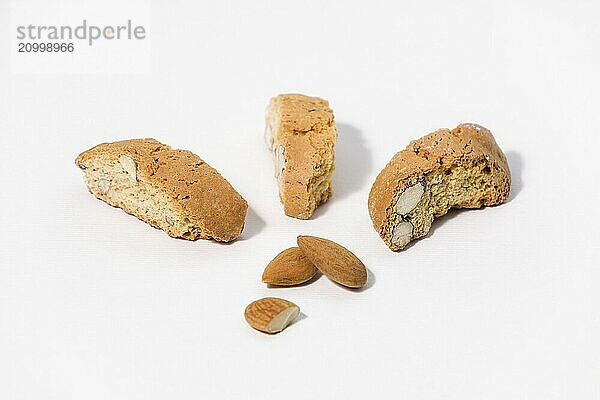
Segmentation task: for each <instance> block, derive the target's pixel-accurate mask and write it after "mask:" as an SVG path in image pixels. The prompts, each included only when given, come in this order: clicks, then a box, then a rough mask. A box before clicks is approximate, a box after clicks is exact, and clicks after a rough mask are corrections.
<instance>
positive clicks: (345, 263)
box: [298, 236, 367, 288]
mask: <svg viewBox="0 0 600 400" xmlns="http://www.w3.org/2000/svg"><path fill="white" fill-rule="evenodd" d="M298 247H300V250H302V252H303V253H304V254H306V256H307V257H308V258H309V260H310V261H311V262H312V263H313V264H314V265H315V266H316V267H317V268H318V269H319V271H321V272H322V273H323V275H325V276H326V277H328V278H329V279H331V280H332V281H334V282H337V283H339V284H340V285H343V286H347V287H350V288H360V287H363V286H364V285H365V284H366V283H367V269H366V268H365V266H364V264H363V263H362V261H360V260H359V259H358V257H356V256H355V255H354V254H353V253H352V252H351V251H350V250H348V249H346V248H345V247H342V246H340V245H339V244H337V243H335V242H332V241H331V240H328V239H323V238H318V237H315V236H298Z"/></svg>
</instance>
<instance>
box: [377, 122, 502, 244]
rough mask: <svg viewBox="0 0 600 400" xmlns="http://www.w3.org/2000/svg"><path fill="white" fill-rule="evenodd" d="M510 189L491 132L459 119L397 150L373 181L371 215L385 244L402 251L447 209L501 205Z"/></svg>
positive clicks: (499, 150) (427, 230)
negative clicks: (456, 124)
mask: <svg viewBox="0 0 600 400" xmlns="http://www.w3.org/2000/svg"><path fill="white" fill-rule="evenodd" d="M509 191H510V170H509V167H508V162H507V161H506V156H505V155H504V153H503V152H502V150H501V149H500V148H499V147H498V145H497V144H496V141H495V140H494V137H493V136H492V133H491V132H490V131H489V130H487V129H486V128H484V127H482V126H480V125H476V124H461V125H459V126H458V127H456V128H455V129H453V130H448V129H439V130H437V131H435V132H433V133H430V134H428V135H426V136H424V137H422V138H421V139H418V140H414V141H412V142H410V144H409V145H408V146H407V147H406V149H404V150H402V151H400V152H398V153H397V154H396V155H395V156H394V157H393V158H392V160H391V161H390V162H389V163H388V164H387V165H386V166H385V168H384V169H383V170H382V171H381V172H380V173H379V176H377V179H376V180H375V182H374V183H373V186H372V188H371V193H370V194H369V214H370V216H371V220H372V221H373V226H374V227H375V229H376V230H377V232H378V233H379V235H380V236H381V238H382V239H383V241H384V242H385V244H387V245H388V247H389V248H390V249H391V250H393V251H398V250H402V249H403V248H404V247H405V246H406V245H407V244H408V243H409V242H410V241H412V240H414V239H417V238H420V237H423V236H425V235H426V234H427V233H428V232H429V228H430V227H431V223H432V222H433V219H434V218H436V217H439V216H442V215H444V214H446V213H447V212H448V210H449V209H451V208H480V207H483V206H493V205H496V204H501V203H503V202H504V201H505V200H506V199H507V198H508V194H509Z"/></svg>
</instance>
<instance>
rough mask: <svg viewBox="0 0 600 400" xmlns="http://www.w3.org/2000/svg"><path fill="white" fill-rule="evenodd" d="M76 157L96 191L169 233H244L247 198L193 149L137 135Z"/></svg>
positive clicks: (225, 238)
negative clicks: (141, 137) (177, 147)
mask: <svg viewBox="0 0 600 400" xmlns="http://www.w3.org/2000/svg"><path fill="white" fill-rule="evenodd" d="M75 163H76V164H77V166H78V167H79V168H81V169H82V170H83V171H84V172H85V183H86V185H87V188H88V190H89V191H90V192H91V193H92V194H93V195H95V196H96V197H97V198H99V199H100V200H103V201H105V202H107V203H108V204H110V205H112V206H114V207H119V208H122V209H123V210H124V211H125V212H127V213H129V214H132V215H135V216H136V217H138V218H139V219H141V220H142V221H145V222H147V223H148V224H150V225H152V226H153V227H155V228H159V229H162V230H164V231H165V232H166V233H167V234H168V235H169V236H172V237H176V238H182V239H188V240H196V239H214V240H217V241H221V242H229V241H232V240H235V239H237V238H238V237H239V236H240V234H241V233H242V230H243V228H244V221H245V219H246V211H247V209H248V204H247V203H246V200H244V199H243V198H242V196H240V195H239V194H238V193H237V192H236V191H235V189H234V188H233V187H232V186H231V185H230V184H229V182H227V180H225V178H223V177H222V176H221V175H220V174H219V173H218V172H217V171H216V170H215V169H214V168H212V167H211V166H210V165H208V164H207V163H205V162H204V161H202V160H201V159H200V157H198V156H197V155H195V154H194V153H192V152H190V151H187V150H175V149H172V148H171V147H169V146H167V145H165V144H162V143H160V142H158V141H156V140H154V139H133V140H125V141H121V142H114V143H102V144H99V145H98V146H95V147H93V148H91V149H89V150H87V151H84V152H83V153H81V154H80V155H79V156H78V157H77V159H76V160H75Z"/></svg>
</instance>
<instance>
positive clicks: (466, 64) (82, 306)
mask: <svg viewBox="0 0 600 400" xmlns="http://www.w3.org/2000/svg"><path fill="white" fill-rule="evenodd" d="M8 3H9V2H8V1H6V0H4V1H2V2H1V3H0V18H1V19H2V22H1V23H0V37H1V38H2V42H1V45H2V48H1V53H0V57H1V58H0V60H1V62H0V74H1V75H0V135H1V139H2V143H1V146H0V182H1V190H0V201H1V210H2V211H1V212H2V214H1V218H2V220H1V226H2V230H1V231H0V237H1V239H2V242H1V244H0V257H1V258H0V264H1V266H0V398H1V399H7V400H13V399H14V400H17V399H60V400H65V399H144V400H148V399H221V398H223V399H275V398H277V399H279V398H290V399H313V398H327V399H329V398H331V399H333V398H348V399H350V398H402V399H461V400H464V399H543V400H551V399H578V400H580V399H586V400H587V399H598V398H600V345H599V344H598V340H599V337H600V312H599V305H600V290H599V285H600V269H599V264H600V263H599V261H598V260H599V245H598V222H599V221H598V216H597V209H598V200H599V198H600V193H599V189H598V187H599V186H598V173H599V172H600V168H599V167H598V151H599V144H600V140H599V139H598V136H599V132H598V129H599V127H600V113H599V112H598V109H599V104H600V103H599V100H600V95H599V89H600V86H599V83H600V78H599V74H598V71H600V47H599V44H600V25H599V24H598V21H597V17H598V15H599V11H600V7H599V3H598V2H597V1H577V2H567V1H564V2H559V1H515V2H486V1H439V2H431V1H428V2H391V1H390V2H376V1H369V2H350V1H346V2H337V3H336V4H334V3H333V2H325V1H314V2H313V1H303V2H285V1H272V2H266V1H247V2H225V1H219V2H188V3H184V2H178V1H154V2H152V4H151V18H152V24H151V29H149V31H148V39H149V40H151V45H152V57H151V60H152V61H151V62H152V64H151V68H150V71H151V72H150V73H146V74H124V73H121V74H66V73H65V74H50V75H48V74H13V73H10V72H9V71H10V68H9V59H10V54H12V53H13V52H15V51H16V48H13V47H14V46H12V45H11V44H10V38H12V37H13V36H14V35H15V32H12V31H10V32H9V31H8V28H7V27H8V26H9V21H8V20H9V16H8V15H9V7H8ZM45 3H49V2H45ZM56 3H57V4H58V2H56ZM46 6H47V5H46ZM82 17H83V16H82ZM47 23H48V24H49V23H51V22H50V21H48V22H47ZM37 56H38V57H39V58H38V60H40V62H43V55H40V54H37ZM281 92H301V93H306V94H310V95H318V96H321V97H324V98H326V99H328V100H330V102H331V105H332V107H333V109H334V111H335V115H336V120H337V123H338V129H339V141H338V146H337V149H336V153H337V154H336V155H337V171H336V174H335V179H334V183H335V187H334V190H335V194H334V197H333V198H332V199H331V201H330V202H329V203H328V204H327V205H325V206H323V207H321V208H319V210H318V211H317V213H316V215H315V216H314V218H313V219H312V220H310V221H299V220H294V219H291V218H288V217H286V216H285V215H284V214H283V212H282V207H281V205H280V204H279V200H278V198H277V194H276V191H277V190H276V185H275V180H274V178H273V171H272V163H271V158H270V154H269V153H268V151H267V150H266V149H265V148H264V143H263V140H262V131H263V112H264V108H265V106H266V104H267V102H268V100H269V98H270V97H271V96H273V95H275V94H277V93H281ZM465 121H471V122H477V123H480V124H482V125H484V126H487V127H489V128H490V129H491V130H492V131H493V132H494V134H495V136H496V139H497V141H498V143H499V144H500V145H501V147H502V148H503V149H504V151H505V152H506V154H507V156H508V159H509V162H510V167H511V169H512V173H513V185H512V191H511V196H510V200H509V201H508V203H507V204H504V205H502V206H499V207H493V208H488V209H484V210H474V211H463V212H454V213H452V214H451V215H449V216H446V217H445V218H443V219H441V220H439V221H438V222H436V223H435V225H434V227H433V229H432V231H433V233H432V234H431V235H429V236H428V237H427V238H425V239H423V240H420V241H418V242H416V243H415V244H414V245H412V246H410V248H408V250H406V251H404V252H401V253H392V252H391V251H389V250H388V249H387V247H386V246H385V245H384V244H383V242H382V241H381V240H380V239H379V237H378V235H377V234H376V232H375V231H374V229H373V228H372V227H371V222H370V219H369V216H368V212H367V206H366V203H367V196H368V192H369V189H370V186H371V183H372V182H373V180H374V179H375V177H376V175H377V174H378V172H379V171H380V170H381V168H383V166H384V165H385V164H386V162H387V161H388V160H389V159H390V158H391V157H392V155H393V154H394V153H395V152H396V151H398V150H400V149H401V148H403V147H404V146H405V145H406V144H407V143H408V142H409V141H410V140H411V139H414V138H417V137H420V136H422V135H424V134H426V133H428V132H430V131H433V130H435V129H436V128H440V127H450V128H452V127H454V126H456V125H457V124H458V123H460V122H465ZM148 136H150V137H155V138H157V139H159V140H161V141H164V142H166V143H168V144H170V145H172V146H174V147H180V148H187V149H190V150H192V151H194V152H196V153H197V154H199V155H200V156H201V157H202V158H204V159H205V160H206V161H207V162H209V163H210V164H211V165H213V166H214V167H216V168H217V169H218V170H219V171H220V172H221V173H222V174H223V175H224V176H225V177H226V178H227V179H228V180H229V181H230V182H231V183H232V184H233V186H234V187H235V188H236V189H237V190H238V191H239V192H240V193H241V194H242V195H243V196H244V197H245V198H246V199H247V200H248V202H249V204H250V207H251V210H250V212H249V215H248V219H247V226H246V229H245V231H244V234H243V238H242V240H240V241H238V242H235V243H233V244H230V245H222V244H217V243H214V242H208V241H198V242H187V241H182V240H175V239H171V238H169V237H168V236H167V235H165V234H164V233H163V232H161V231H159V230H155V229H153V228H151V227H149V226H148V225H146V224H144V223H142V222H140V221H138V220H137V219H135V218H134V217H131V216H128V215H126V214H124V213H123V212H122V211H121V210H118V209H114V208H111V207H109V206H107V205H106V204H104V203H102V202H100V201H99V200H96V199H95V198H94V197H93V196H92V195H90V194H89V193H88V192H87V191H86V189H85V186H84V183H83V175H82V173H81V171H79V170H78V169H77V168H76V167H75V165H74V162H73V160H74V158H75V156H76V155H77V154H78V153H79V152H81V151H83V150H85V149H87V148H89V147H91V146H92V145H95V144H97V143H99V142H102V141H112V140H118V139H125V138H130V137H148ZM298 234H314V235H321V236H325V237H328V238H331V239H333V240H335V241H337V242H339V243H341V244H343V245H345V246H347V247H348V248H350V249H351V250H353V251H354V252H355V253H356V254H357V255H358V256H359V257H361V258H362V259H363V261H364V262H365V264H366V265H367V266H368V268H369V269H370V271H371V273H372V274H371V276H370V284H369V287H368V288H367V289H366V290H363V291H361V292H353V291H349V290H346V289H343V288H341V287H339V286H337V285H335V284H333V283H332V282H330V281H329V280H328V279H327V278H325V277H321V278H320V279H319V280H317V281H316V282H314V283H313V284H311V285H308V286H303V287H297V288H290V289H268V288H266V287H265V286H264V285H263V284H261V282H260V277H261V274H262V270H263V268H264V267H265V265H266V264H267V263H268V261H269V260H270V259H271V258H272V257H273V256H275V255H276V254H277V253H278V252H279V251H281V250H283V249H284V248H286V247H289V246H292V245H294V243H295V238H296V235H298ZM273 295H274V296H279V297H284V298H287V299H289V300H292V301H294V302H296V303H297V304H298V305H299V306H300V307H301V309H302V311H303V313H304V316H303V318H302V319H300V320H299V321H297V322H296V323H295V324H293V325H292V326H290V327H289V328H288V329H287V330H285V331H284V332H283V333H281V334H279V335H275V336H267V335H264V334H261V333H259V332H257V331H254V330H252V329H251V328H250V327H249V326H248V325H247V324H246V322H245V321H244V319H243V315H242V314H243V310H244V307H245V306H246V305H247V304H248V303H249V302H251V301H253V300H255V299H257V298H260V297H263V296H273Z"/></svg>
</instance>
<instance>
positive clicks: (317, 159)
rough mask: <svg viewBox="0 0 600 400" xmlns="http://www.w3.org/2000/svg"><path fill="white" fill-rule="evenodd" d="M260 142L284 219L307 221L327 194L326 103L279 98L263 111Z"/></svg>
mask: <svg viewBox="0 0 600 400" xmlns="http://www.w3.org/2000/svg"><path fill="white" fill-rule="evenodd" d="M265 120H266V129H265V141H266V143H267V147H268V148H269V150H271V152H272V154H273V162H274V164H275V178H276V179H277V182H278V185H279V198H280V200H281V202H282V203H283V208H284V211H285V213H286V215H288V216H290V217H294V218H299V219H308V218H310V217H311V216H312V214H313V212H314V211H315V209H316V208H317V206H319V205H320V204H322V203H324V202H326V201H327V200H328V199H329V198H330V197H331V194H332V189H331V179H332V177H333V171H334V169H335V166H334V147H335V143H336V140H337V131H336V129H335V122H334V120H333V111H332V110H331V108H329V103H328V102H327V101H326V100H323V99H320V98H318V97H308V96H304V95H301V94H280V95H278V96H277V97H274V98H273V99H271V102H270V104H269V106H268V107H267V112H266V117H265Z"/></svg>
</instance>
